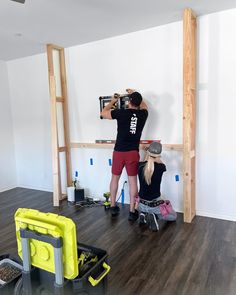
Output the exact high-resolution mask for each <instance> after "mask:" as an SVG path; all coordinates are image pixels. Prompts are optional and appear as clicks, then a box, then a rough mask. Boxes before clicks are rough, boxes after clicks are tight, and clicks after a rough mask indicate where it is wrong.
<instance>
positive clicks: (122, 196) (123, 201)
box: [121, 189, 125, 204]
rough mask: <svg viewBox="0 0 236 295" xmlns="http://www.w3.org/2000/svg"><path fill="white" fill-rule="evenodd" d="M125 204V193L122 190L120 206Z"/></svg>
mask: <svg viewBox="0 0 236 295" xmlns="http://www.w3.org/2000/svg"><path fill="white" fill-rule="evenodd" d="M124 203H125V191H124V189H122V191H121V204H124Z"/></svg>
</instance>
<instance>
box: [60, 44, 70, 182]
mask: <svg viewBox="0 0 236 295" xmlns="http://www.w3.org/2000/svg"><path fill="white" fill-rule="evenodd" d="M60 69H61V88H62V89H61V90H62V98H63V100H64V102H63V104H62V105H63V122H64V138H65V146H66V147H67V149H66V178H67V186H70V185H71V184H72V175H71V173H72V170H71V152H70V129H69V117H68V95H67V81H66V66H65V53H64V49H62V50H60Z"/></svg>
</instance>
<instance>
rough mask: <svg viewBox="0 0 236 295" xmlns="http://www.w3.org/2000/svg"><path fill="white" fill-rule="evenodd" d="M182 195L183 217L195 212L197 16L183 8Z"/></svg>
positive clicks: (190, 216)
mask: <svg viewBox="0 0 236 295" xmlns="http://www.w3.org/2000/svg"><path fill="white" fill-rule="evenodd" d="M183 30H184V34H183V55H184V56H183V102H184V107H183V152H184V154H183V175H184V177H183V180H184V182H183V195H184V221H185V222H191V221H192V218H193V217H194V216H195V211H196V209H195V157H191V155H192V154H193V153H194V154H195V128H196V122H195V121H196V118H195V103H196V102H195V97H196V89H195V88H196V17H195V15H194V14H193V12H192V10H191V9H189V8H187V9H185V10H184V18H183Z"/></svg>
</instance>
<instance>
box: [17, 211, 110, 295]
mask: <svg viewBox="0 0 236 295" xmlns="http://www.w3.org/2000/svg"><path fill="white" fill-rule="evenodd" d="M15 224H16V237H17V246H18V254H19V256H20V257H21V259H22V262H23V271H22V277H21V279H20V280H19V281H18V282H17V284H16V286H15V291H14V292H15V293H14V294H15V295H23V294H24V295H25V294H27V295H32V294H57V295H62V294H63V295H65V294H89V295H93V294H94V295H95V294H96V295H100V294H101V295H102V294H105V293H106V286H107V274H108V273H109V271H110V266H109V265H108V264H107V252H106V251H104V250H101V249H98V248H95V247H91V246H88V245H85V244H80V243H78V244H77V241H76V226H75V224H74V222H73V221H72V220H71V219H69V218H66V217H64V216H60V215H57V214H53V213H43V212H40V211H38V210H33V209H26V208H19V209H18V210H17V211H16V213H15Z"/></svg>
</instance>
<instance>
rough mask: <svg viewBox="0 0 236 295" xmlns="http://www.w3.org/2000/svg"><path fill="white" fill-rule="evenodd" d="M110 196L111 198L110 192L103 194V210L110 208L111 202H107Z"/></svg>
mask: <svg viewBox="0 0 236 295" xmlns="http://www.w3.org/2000/svg"><path fill="white" fill-rule="evenodd" d="M110 196H111V193H110V192H107V193H104V194H103V197H104V198H105V199H106V201H105V202H104V209H105V210H108V209H109V208H110V207H111V202H110V201H109V198H110Z"/></svg>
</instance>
